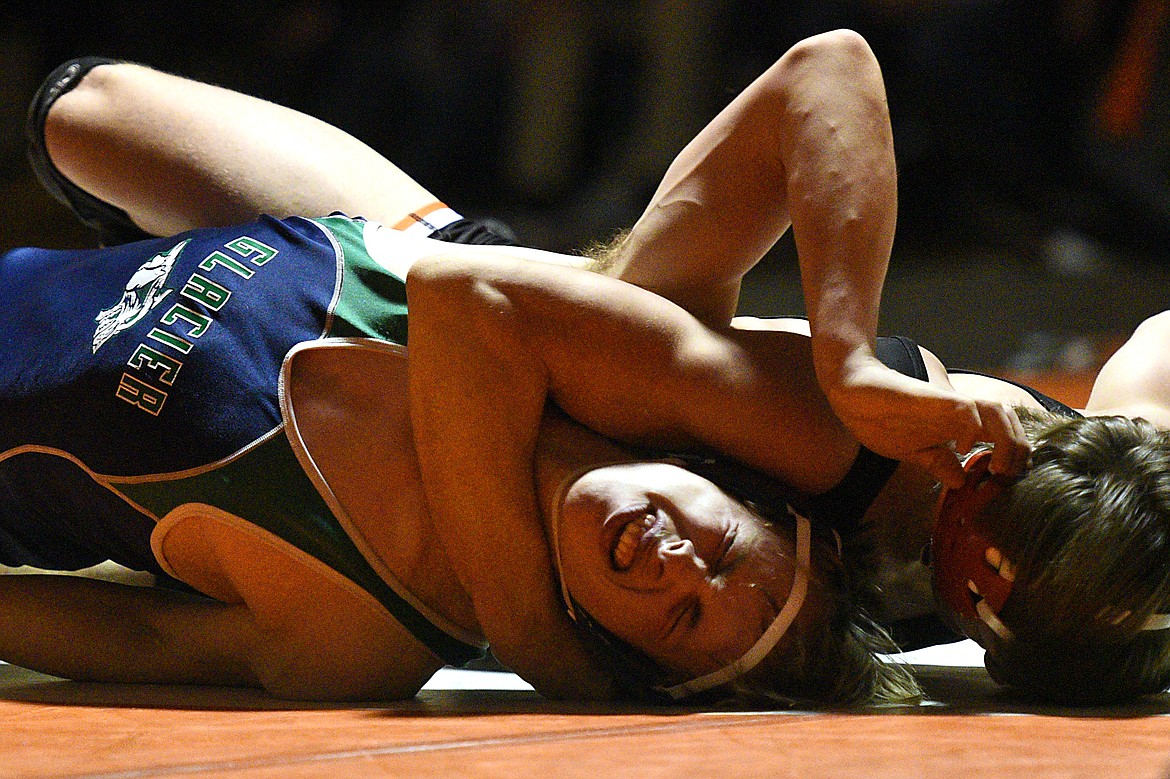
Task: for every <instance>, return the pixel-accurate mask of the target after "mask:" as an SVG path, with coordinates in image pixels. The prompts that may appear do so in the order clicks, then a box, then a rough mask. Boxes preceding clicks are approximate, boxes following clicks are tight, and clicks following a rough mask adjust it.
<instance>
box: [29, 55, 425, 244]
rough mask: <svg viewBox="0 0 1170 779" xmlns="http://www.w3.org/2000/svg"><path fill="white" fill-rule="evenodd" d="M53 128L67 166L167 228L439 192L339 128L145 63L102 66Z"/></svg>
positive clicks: (361, 207) (385, 210)
mask: <svg viewBox="0 0 1170 779" xmlns="http://www.w3.org/2000/svg"><path fill="white" fill-rule="evenodd" d="M45 136H46V143H47V146H48V150H49V153H50V157H51V158H52V160H53V163H54V164H55V165H56V166H57V168H58V169H59V170H61V172H62V173H64V174H65V175H66V176H67V177H68V178H70V179H71V180H72V181H73V182H74V183H76V184H77V185H79V186H80V187H82V188H83V189H85V190H86V191H88V192H90V193H91V194H93V195H95V196H97V197H99V198H101V199H103V200H106V201H107V202H110V203H112V204H114V205H116V206H118V207H120V208H122V209H124V210H125V211H126V212H127V213H128V214H129V215H130V216H131V218H132V219H133V220H134V221H135V222H136V223H137V224H138V225H139V226H140V227H142V228H143V229H145V230H147V231H148V232H151V233H155V234H159V235H169V234H172V233H175V232H179V231H182V230H186V229H189V228H194V227H202V226H208V225H223V224H236V223H241V222H246V221H250V220H251V219H254V218H255V217H256V216H257V215H258V214H261V213H268V214H272V215H275V216H288V215H293V214H296V215H302V216H321V215H324V214H327V213H329V212H331V211H335V210H339V211H345V212H347V213H351V214H355V215H362V216H366V217H368V218H371V219H375V220H378V221H383V222H391V223H393V221H396V220H397V219H399V218H400V217H401V216H402V215H404V214H405V213H407V212H408V211H409V210H410V209H412V208H416V207H419V206H422V205H425V204H427V203H429V202H431V201H433V200H434V198H433V196H431V195H430V193H428V192H427V191H426V190H425V189H423V188H422V187H421V186H419V185H418V184H416V183H415V182H413V181H412V180H411V179H410V178H409V177H407V176H406V175H405V174H403V173H402V171H400V170H399V169H398V168H397V167H395V166H394V165H393V164H391V163H390V162H389V161H388V160H386V159H385V158H384V157H382V156H381V155H380V154H378V153H377V152H375V151H374V150H373V149H371V148H369V147H368V146H366V145H365V144H363V143H361V142H360V141H358V140H357V139H355V138H353V137H351V136H349V135H347V134H346V133H344V132H342V131H341V130H339V129H337V128H335V127H332V126H330V125H327V124H325V123H324V122H320V121H318V120H316V119H314V118H312V117H309V116H306V115H305V114H301V113H299V112H296V111H293V110H291V109H288V108H284V107H282V106H278V105H275V104H273V103H269V102H266V101H263V100H259V99H257V98H253V97H250V96H247V95H243V94H240V93H238V92H233V91H231V90H227V89H222V88H219V87H214V86H210V85H207V84H202V83H199V82H196V81H191V80H189V79H184V78H180V77H177V76H173V75H169V74H165V73H161V72H159V71H155V70H151V69H148V68H144V67H141V66H137V65H130V64H118V65H103V66H100V67H97V68H95V69H94V70H93V71H91V72H90V73H89V74H88V75H86V76H85V78H84V79H83V80H82V81H81V83H80V84H79V85H78V86H77V87H76V88H75V89H73V90H72V91H70V92H68V93H66V94H65V95H63V96H62V97H61V98H60V99H58V100H57V102H56V103H55V104H54V106H53V108H52V110H51V111H50V112H49V114H48V117H47V120H46V126H45Z"/></svg>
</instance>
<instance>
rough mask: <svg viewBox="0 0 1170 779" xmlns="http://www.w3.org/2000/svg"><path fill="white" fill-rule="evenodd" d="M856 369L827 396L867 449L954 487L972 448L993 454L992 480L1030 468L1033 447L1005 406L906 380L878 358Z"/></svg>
mask: <svg viewBox="0 0 1170 779" xmlns="http://www.w3.org/2000/svg"><path fill="white" fill-rule="evenodd" d="M855 362H856V364H855V365H853V366H851V367H848V368H846V369H843V370H842V371H841V373H840V374H839V375H840V380H839V381H837V382H834V383H833V386H831V387H826V388H825V394H826V395H827V396H828V398H829V403H830V404H831V405H832V407H833V410H834V412H835V413H836V414H837V416H838V417H839V418H840V419H841V421H842V422H843V423H844V424H845V426H846V427H847V428H849V430H850V432H852V433H853V435H854V437H856V438H857V440H858V441H860V442H861V443H862V444H863V445H865V446H866V447H868V448H869V449H872V450H873V451H874V452H876V453H878V454H880V455H883V456H885V457H891V458H894V459H898V460H903V461H906V462H911V463H915V464H917V465H920V466H922V467H923V468H925V469H926V470H927V471H929V472H930V473H931V474H932V475H933V476H934V477H935V478H936V479H938V480H939V481H940V482H942V484H943V485H944V486H946V487H951V488H957V487H960V486H962V484H963V479H964V476H963V469H962V466H961V465H960V462H959V456H960V455H962V454H965V453H966V452H969V451H970V450H971V447H972V446H974V445H975V443H977V442H981V441H982V442H986V443H989V444H991V445H992V446H993V447H994V453H993V454H992V460H991V471H992V472H993V473H995V474H998V475H1002V476H1007V477H1012V476H1016V475H1017V474H1019V473H1020V471H1022V470H1023V469H1024V468H1025V467H1027V464H1028V458H1029V456H1030V454H1031V446H1030V444H1029V443H1028V440H1027V438H1026V437H1025V436H1024V430H1023V427H1022V426H1021V424H1020V420H1019V418H1018V417H1017V416H1016V413H1015V411H1014V410H1012V409H1011V408H1010V407H1009V406H1007V405H1005V404H1003V403H999V402H995V401H988V400H977V399H974V398H970V397H966V396H964V395H960V394H958V393H957V392H955V391H953V390H950V389H947V388H944V387H940V386H938V385H935V384H930V383H928V382H925V381H919V380H917V379H913V378H910V377H909V376H904V375H902V374H901V373H898V372H897V371H895V370H892V369H890V368H887V367H886V366H885V365H883V364H882V363H881V362H880V361H878V360H877V359H876V358H865V359H859V360H856V361H855Z"/></svg>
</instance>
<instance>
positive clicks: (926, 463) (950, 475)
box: [906, 445, 966, 490]
mask: <svg viewBox="0 0 1170 779" xmlns="http://www.w3.org/2000/svg"><path fill="white" fill-rule="evenodd" d="M906 459H907V460H909V461H910V462H913V463H915V464H916V465H920V466H922V467H923V468H925V469H926V470H927V471H929V472H930V475H931V476H933V477H934V478H935V479H937V480H938V481H939V483H940V484H942V485H943V486H944V487H946V488H947V489H951V490H957V489H959V488H960V487H962V486H963V481H964V480H965V479H966V474H965V473H964V472H963V466H962V464H961V463H960V462H959V456H958V455H957V454H955V452H954V450H953V449H951V448H950V447H949V446H943V445H939V446H932V447H930V448H929V449H922V450H920V451H918V452H915V453H914V454H913V455H911V456H910V457H907V458H906Z"/></svg>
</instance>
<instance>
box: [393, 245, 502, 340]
mask: <svg viewBox="0 0 1170 779" xmlns="http://www.w3.org/2000/svg"><path fill="white" fill-rule="evenodd" d="M500 266H501V263H500V262H499V261H497V260H489V261H485V260H480V259H469V258H465V257H452V256H446V255H437V256H432V257H424V258H423V259H420V260H419V261H418V262H416V263H415V264H414V265H413V266H411V269H410V272H409V273H408V274H407V276H406V300H407V308H408V310H409V311H410V316H409V320H408V321H409V322H410V323H411V327H412V328H415V329H417V327H423V326H426V327H428V328H432V327H435V326H442V327H448V328H453V329H458V330H461V331H468V330H473V329H474V328H475V327H477V323H480V324H482V323H483V322H484V321H485V318H494V317H495V316H496V315H497V314H498V313H500V312H501V311H502V310H507V309H510V308H511V301H510V299H509V296H508V294H507V293H506V292H505V291H504V289H503V286H504V284H503V280H502V278H501V276H500V272H501V267H500ZM416 325H417V327H415V326H416Z"/></svg>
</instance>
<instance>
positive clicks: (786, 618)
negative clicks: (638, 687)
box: [656, 514, 812, 701]
mask: <svg viewBox="0 0 1170 779" xmlns="http://www.w3.org/2000/svg"><path fill="white" fill-rule="evenodd" d="M811 557H812V527H811V526H810V525H809V521H808V520H807V519H805V518H804V517H802V516H801V515H799V514H796V569H795V570H794V571H793V574H792V588H791V589H790V590H789V591H788V599H787V600H786V601H785V602H784V607H783V608H781V609H780V613H779V614H777V615H776V619H774V620H772V624H771V625H769V626H768V629H767V630H765V631H764V635H762V636H760V639H759V640H758V641H756V643H755V644H753V645H752V647H751V649H749V650H748V651H747V652H745V653H744V654H743V656H742V657H740V658H739V659H738V660H736V661H735V662H733V663H732V664H731V665H727V666H724V667H723V668H720V669H719V670H718V671H712V672H711V673H709V674H706V675H705V676H700V677H698V678H697V679H691V680H690V681H687V682H683V683H682V684H676V685H674V686H672V687H658V688H656V689H658V690H659V691H661V692H664V693H666V694H667V695H669V696H670V697H671V698H672V699H674V700H676V701H677V700H679V699H681V698H685V697H687V696H688V695H694V694H696V693H700V692H704V691H705V690H711V689H714V688H716V687H718V686H720V685H722V684H727V683H728V682H730V681H732V680H733V679H738V678H739V677H740V676H743V675H744V674H746V673H747V672H748V671H750V670H752V669H753V668H755V667H756V666H757V665H759V663H760V661H761V660H763V659H764V658H765V657H767V656H768V653H769V652H771V651H772V650H773V649H775V648H776V644H778V643H780V639H781V638H783V637H784V634H785V633H786V632H788V628H789V627H790V626H791V625H792V622H793V621H794V620H795V619H796V615H797V614H798V613H800V607H801V606H802V605H803V604H804V598H805V595H807V594H808V577H809V571H810V569H809V561H810V559H811Z"/></svg>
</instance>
